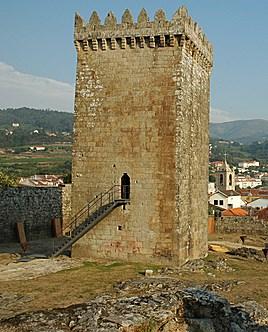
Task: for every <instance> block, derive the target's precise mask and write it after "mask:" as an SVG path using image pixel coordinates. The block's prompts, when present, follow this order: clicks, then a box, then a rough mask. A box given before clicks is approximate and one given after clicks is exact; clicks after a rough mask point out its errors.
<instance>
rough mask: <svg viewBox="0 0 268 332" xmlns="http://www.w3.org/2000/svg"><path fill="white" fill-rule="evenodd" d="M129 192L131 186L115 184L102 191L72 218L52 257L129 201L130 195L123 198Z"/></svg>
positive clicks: (61, 252)
mask: <svg viewBox="0 0 268 332" xmlns="http://www.w3.org/2000/svg"><path fill="white" fill-rule="evenodd" d="M126 189H127V192H129V188H123V187H122V186H113V187H112V188H111V189H110V190H108V191H107V192H105V193H100V194H99V195H97V196H96V197H95V198H94V199H93V200H92V201H90V202H88V203H87V205H86V206H84V207H83V208H82V209H81V210H80V211H79V212H78V213H77V214H76V215H75V216H74V217H73V218H72V220H71V222H70V224H69V225H67V226H66V227H65V229H64V230H63V234H65V236H64V237H63V239H62V241H61V242H60V244H59V246H58V247H56V248H55V249H54V250H53V252H52V254H51V257H57V256H59V255H60V254H63V253H64V252H66V250H68V249H69V248H70V247H71V246H72V245H73V244H74V243H75V242H76V241H78V240H79V239H80V238H81V237H82V236H84V235H85V234H86V233H87V232H88V231H90V230H91V229H92V228H93V227H94V226H95V225H97V224H98V223H99V222H100V221H101V220H103V219H104V218H105V217H106V216H107V215H108V214H110V213H111V212H112V211H113V210H114V209H116V208H117V207H119V206H122V205H125V204H127V203H129V201H130V200H129V197H127V198H122V196H124V194H123V193H125V192H126Z"/></svg>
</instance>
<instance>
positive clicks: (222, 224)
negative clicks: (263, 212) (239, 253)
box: [216, 217, 268, 236]
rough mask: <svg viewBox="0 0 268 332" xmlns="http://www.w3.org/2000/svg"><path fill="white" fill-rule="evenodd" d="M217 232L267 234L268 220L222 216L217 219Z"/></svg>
mask: <svg viewBox="0 0 268 332" xmlns="http://www.w3.org/2000/svg"><path fill="white" fill-rule="evenodd" d="M216 232H217V233H240V234H248V235H264V236H267V235H268V220H258V219H255V218H254V217H222V218H218V219H216Z"/></svg>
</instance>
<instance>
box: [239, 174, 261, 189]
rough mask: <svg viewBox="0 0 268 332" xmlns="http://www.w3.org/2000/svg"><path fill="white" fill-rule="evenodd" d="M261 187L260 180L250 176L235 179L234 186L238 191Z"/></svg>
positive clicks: (240, 176)
mask: <svg viewBox="0 0 268 332" xmlns="http://www.w3.org/2000/svg"><path fill="white" fill-rule="evenodd" d="M261 185H262V180H261V179H259V178H252V177H250V176H243V175H238V176H236V177H235V186H236V187H239V188H240V189H246V188H256V187H259V186H261Z"/></svg>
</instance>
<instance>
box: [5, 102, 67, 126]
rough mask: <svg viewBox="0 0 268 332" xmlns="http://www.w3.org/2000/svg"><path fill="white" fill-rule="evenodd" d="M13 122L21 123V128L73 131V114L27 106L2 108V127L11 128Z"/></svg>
mask: <svg viewBox="0 0 268 332" xmlns="http://www.w3.org/2000/svg"><path fill="white" fill-rule="evenodd" d="M13 123H19V125H20V128H23V129H29V130H35V129H44V130H49V131H57V132H63V131H66V132H72V128H73V114H72V113H66V112H58V111H50V110H38V109H33V108H26V107H22V108H15V109H13V108H9V109H4V110H1V109H0V129H6V128H10V127H12V124H13Z"/></svg>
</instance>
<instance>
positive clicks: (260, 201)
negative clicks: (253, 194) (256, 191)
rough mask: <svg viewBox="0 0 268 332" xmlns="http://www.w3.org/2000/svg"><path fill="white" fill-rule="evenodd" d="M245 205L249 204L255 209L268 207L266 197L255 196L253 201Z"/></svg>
mask: <svg viewBox="0 0 268 332" xmlns="http://www.w3.org/2000/svg"><path fill="white" fill-rule="evenodd" d="M247 206H251V207H252V208H255V209H264V208H267V207H268V198H257V199H255V201H252V202H251V203H249V204H248V205H247Z"/></svg>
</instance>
